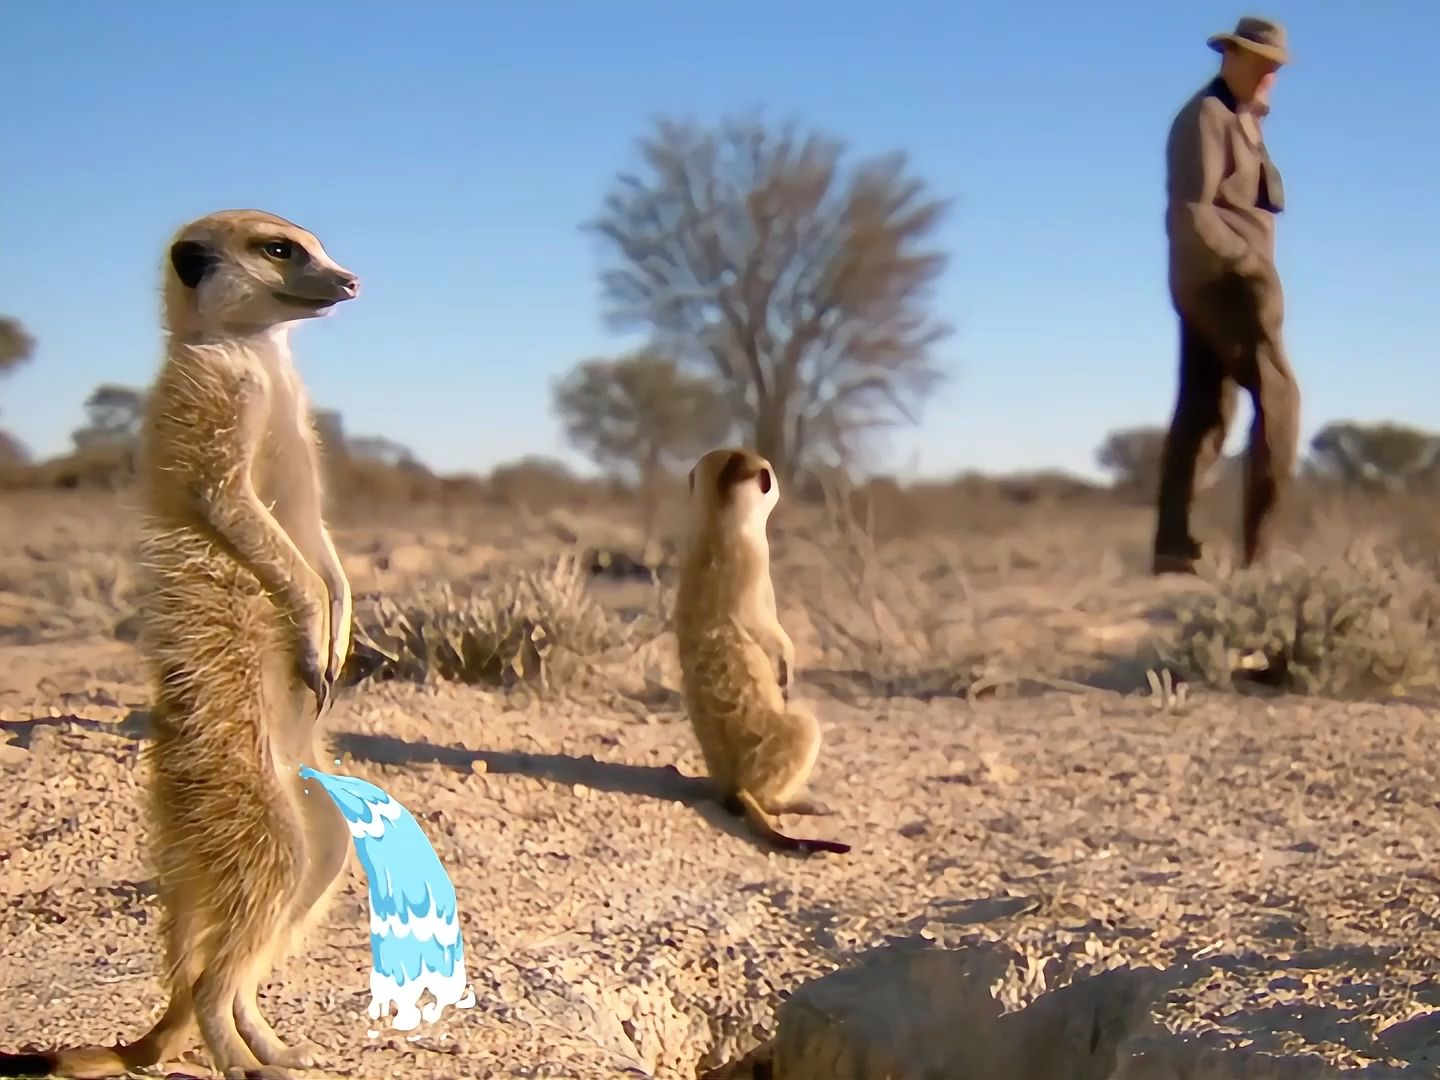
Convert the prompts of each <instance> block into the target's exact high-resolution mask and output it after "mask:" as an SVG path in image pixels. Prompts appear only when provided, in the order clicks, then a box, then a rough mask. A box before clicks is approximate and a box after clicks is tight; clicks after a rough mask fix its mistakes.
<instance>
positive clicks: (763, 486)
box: [756, 469, 775, 495]
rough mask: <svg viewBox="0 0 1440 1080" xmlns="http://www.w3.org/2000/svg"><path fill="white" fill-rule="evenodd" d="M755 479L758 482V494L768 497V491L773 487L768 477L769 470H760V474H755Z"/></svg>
mask: <svg viewBox="0 0 1440 1080" xmlns="http://www.w3.org/2000/svg"><path fill="white" fill-rule="evenodd" d="M756 479H757V480H758V481H759V482H760V494H761V495H769V494H770V489H771V488H772V487H774V486H775V485H774V483H773V482H772V478H771V476H770V470H769V469H761V470H760V472H759V473H758V474H757V476H756Z"/></svg>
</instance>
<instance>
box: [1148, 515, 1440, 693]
mask: <svg viewBox="0 0 1440 1080" xmlns="http://www.w3.org/2000/svg"><path fill="white" fill-rule="evenodd" d="M1205 576H1206V577H1207V578H1208V579H1209V580H1210V581H1211V583H1212V584H1213V585H1214V586H1215V589H1214V590H1213V591H1212V592H1206V593H1197V594H1192V595H1186V596H1184V597H1183V598H1177V602H1176V605H1175V611H1176V614H1177V615H1178V616H1179V624H1180V625H1179V630H1178V634H1177V635H1176V638H1175V640H1174V642H1173V643H1172V644H1170V645H1168V646H1166V645H1162V657H1163V659H1164V661H1165V662H1166V663H1167V665H1169V666H1171V667H1173V668H1174V669H1175V670H1176V671H1177V672H1178V673H1179V674H1181V675H1182V676H1184V677H1187V678H1190V679H1192V680H1195V681H1198V682H1202V683H1205V684H1208V685H1210V686H1213V687H1216V688H1220V689H1233V688H1235V687H1236V686H1238V685H1244V684H1245V683H1260V684H1262V685H1265V686H1270V687H1273V688H1276V689H1281V690H1286V691H1289V692H1293V693H1301V694H1314V695H1321V696H1326V697H1334V698H1366V697H1387V696H1393V695H1399V694H1413V693H1415V692H1417V691H1425V690H1430V691H1433V690H1435V689H1437V688H1440V583H1437V582H1436V580H1435V578H1434V577H1433V576H1432V575H1430V574H1428V573H1426V572H1424V571H1422V570H1419V569H1417V568H1416V567H1415V566H1414V565H1413V564H1412V563H1410V562H1408V561H1406V560H1405V559H1404V558H1403V557H1402V556H1400V555H1399V554H1397V553H1395V552H1394V551H1393V550H1391V549H1389V548H1383V547H1375V546H1371V545H1368V544H1360V543H1355V544H1351V545H1350V546H1349V547H1348V548H1347V549H1345V551H1344V553H1343V554H1342V555H1341V556H1340V557H1339V558H1332V559H1328V560H1325V561H1322V562H1319V563H1317V564H1315V565H1297V566H1292V567H1288V568H1284V569H1272V570H1259V569H1256V570H1239V571H1237V570H1232V569H1230V568H1228V567H1224V566H1217V565H1215V564H1209V565H1208V566H1207V567H1205Z"/></svg>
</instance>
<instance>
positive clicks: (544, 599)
mask: <svg viewBox="0 0 1440 1080" xmlns="http://www.w3.org/2000/svg"><path fill="white" fill-rule="evenodd" d="M357 621H358V622H359V624H360V626H361V629H362V630H363V631H364V632H365V634H367V635H368V636H369V637H370V638H371V639H372V640H373V641H374V643H375V644H376V645H378V646H379V647H380V649H381V650H383V651H384V652H385V653H388V654H389V655H388V656H380V657H375V658H372V660H371V662H370V665H369V669H368V670H366V671H364V672H363V673H362V674H360V675H359V677H366V676H368V677H371V678H374V679H377V680H385V679H404V680H408V681H413V682H425V681H427V680H429V679H444V680H447V681H451V682H461V683H467V684H471V685H480V686H489V687H493V688H496V689H506V690H508V689H512V688H515V687H517V686H522V685H524V686H529V687H532V688H536V689H540V690H548V689H552V688H554V687H555V685H556V684H555V680H556V679H557V677H559V676H562V675H578V674H580V673H582V672H584V671H585V670H586V667H587V665H586V661H592V660H595V659H597V658H600V657H602V656H603V655H604V654H605V653H607V652H609V651H610V650H613V649H617V648H619V647H621V646H624V645H625V644H626V643H627V642H628V641H629V640H630V639H631V637H632V636H633V634H634V629H633V628H632V627H631V626H627V625H626V624H624V623H622V622H621V621H620V620H619V618H618V617H617V616H616V615H614V614H613V613H612V612H610V611H608V610H607V609H606V608H604V607H602V606H601V605H600V604H599V603H597V602H596V600H595V599H594V598H593V597H592V596H591V595H590V593H589V591H588V589H587V586H586V571H585V567H584V566H583V565H582V564H581V562H580V560H579V559H578V558H576V557H575V556H573V555H563V556H561V557H560V558H558V559H555V560H552V561H551V562H550V563H548V564H546V565H545V566H543V567H541V568H538V569H529V570H523V569H522V570H516V571H514V572H508V573H507V574H506V575H505V576H504V577H503V578H500V579H499V580H495V579H490V580H483V581H479V582H474V583H470V584H468V585H467V584H464V583H462V584H461V585H460V586H459V587H458V588H457V587H456V586H454V585H451V584H449V583H440V584H429V585H423V586H421V587H420V588H418V589H417V590H416V591H415V593H413V594H412V595H411V596H409V597H406V598H404V599H402V600H395V599H392V598H390V597H379V598H378V599H377V600H376V601H375V602H374V604H373V606H372V607H371V608H370V610H368V611H365V612H362V613H361V614H360V615H359V616H357Z"/></svg>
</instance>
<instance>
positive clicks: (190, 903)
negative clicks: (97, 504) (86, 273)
mask: <svg viewBox="0 0 1440 1080" xmlns="http://www.w3.org/2000/svg"><path fill="white" fill-rule="evenodd" d="M358 290H359V282H358V280H357V278H356V277H355V275H354V274H352V273H350V271H348V270H346V269H344V268H343V267H341V266H339V265H337V264H336V263H335V262H334V260H332V259H331V258H330V256H329V255H327V254H326V252H325V249H324V247H322V246H321V244H320V241H319V240H318V239H316V238H315V237H314V236H313V235H312V234H310V233H309V232H307V231H306V230H304V229H301V228H299V227H298V226H296V225H293V224H292V223H290V222H288V221H285V220H283V219H282V218H278V217H275V216H274V215H272V214H267V213H263V212H261V211H258V210H227V211H222V212H220V213H215V214H210V215H208V216H206V217H203V218H200V219H199V220H197V221H194V222H191V223H190V224H189V225H186V226H185V227H184V228H182V229H181V230H180V231H179V232H178V233H177V234H176V235H175V237H174V239H173V240H172V242H171V244H170V247H169V249H168V253H167V259H166V270H165V287H164V309H165V329H166V331H167V340H166V355H165V360H164V363H163V365H162V368H161V371H160V374H159V376H158V378H157V380H156V382H155V385H154V387H153V389H152V391H151V395H150V399H149V405H148V410H147V416H146V419H145V425H144V429H143V435H142V453H141V483H142V496H141V497H142V506H143V525H142V536H141V543H140V551H141V558H140V564H141V573H142V589H143V594H142V599H141V606H140V611H141V618H142V620H143V621H142V632H141V638H140V649H141V653H142V657H143V660H144V663H145V666H146V668H147V673H148V675H149V678H150V680H151V683H152V687H153V693H154V708H153V713H152V728H153V740H152V742H151V743H150V744H149V745H148V746H147V747H146V753H147V758H148V764H149V767H150V778H149V790H148V793H147V794H148V799H147V802H148V816H149V819H150V820H149V825H150V855H151V857H152V860H153V862H154V868H155V880H156V887H157V891H158V894H159V898H160V902H161V905H162V907H163V912H164V914H163V919H162V924H161V925H162V933H163V936H164V941H165V965H164V969H163V970H164V975H165V978H166V981H167V983H168V984H169V989H170V1001H169V1005H168V1007H167V1008H166V1010H165V1013H164V1015H163V1016H161V1018H160V1019H159V1020H158V1021H157V1022H156V1023H155V1025H154V1026H153V1027H152V1028H151V1029H150V1031H149V1032H147V1033H146V1034H145V1035H144V1036H143V1037H141V1038H140V1039H139V1040H137V1041H136V1042H133V1043H129V1044H120V1045H117V1046H114V1047H82V1048H73V1049H67V1050H61V1051H58V1052H56V1053H51V1054H46V1055H29V1056H27V1057H25V1058H16V1057H11V1058H9V1059H8V1068H9V1069H10V1070H11V1072H10V1075H26V1073H25V1072H23V1071H21V1072H18V1073H17V1072H15V1071H13V1070H14V1069H15V1068H16V1065H17V1064H18V1065H19V1067H20V1068H21V1069H22V1070H23V1069H25V1068H31V1069H39V1070H40V1074H41V1075H44V1073H45V1072H46V1071H52V1072H59V1073H62V1074H64V1075H69V1076H95V1075H114V1074H116V1073H119V1072H123V1071H124V1070H126V1069H134V1068H137V1067H143V1066H148V1065H153V1064H155V1063H157V1062H160V1061H164V1060H169V1059H172V1058H174V1057H175V1056H176V1055H177V1053H178V1052H180V1051H181V1050H183V1049H184V1048H185V1045H186V1043H188V1042H189V1040H190V1038H191V1037H192V1036H191V1024H192V1021H193V1022H195V1023H198V1026H199V1030H200V1035H201V1037H202V1039H203V1040H204V1043H205V1046H206V1049H207V1050H208V1051H209V1055H210V1058H211V1062H212V1064H213V1065H214V1067H215V1068H216V1069H217V1070H218V1071H220V1072H222V1073H223V1074H224V1075H226V1076H227V1077H233V1076H243V1077H266V1078H275V1077H285V1076H287V1075H288V1073H287V1072H286V1068H287V1067H292V1068H306V1067H310V1066H312V1065H313V1064H314V1062H313V1059H312V1058H311V1056H310V1053H309V1052H308V1051H307V1050H305V1049H292V1048H290V1047H287V1046H286V1045H285V1044H284V1043H283V1042H282V1041H281V1040H280V1038H279V1037H278V1036H277V1035H276V1034H275V1031H274V1029H273V1028H271V1026H270V1025H269V1023H268V1022H267V1021H266V1020H265V1018H264V1017H263V1016H262V1015H261V1013H260V1010H259V1008H258V1006H257V1002H256V995H257V993H258V991H259V988H260V985H261V983H262V982H263V981H264V980H265V979H266V978H267V976H268V975H269V972H270V970H271V968H272V966H273V965H274V964H275V963H276V962H277V961H278V959H279V958H280V957H281V956H282V955H283V954H284V953H285V951H286V950H287V949H289V948H291V947H293V946H294V945H296V944H297V943H298V938H299V937H300V935H301V934H302V933H303V930H304V929H305V928H306V927H307V926H308V925H309V924H310V923H312V922H313V920H314V919H315V918H316V917H317V916H318V914H319V913H320V911H321V910H322V909H323V908H324V906H325V903H326V901H328V899H329V898H330V896H331V894H332V893H333V891H334V889H335V887H336V885H337V884H338V883H339V880H340V873H341V871H342V869H343V868H344V866H345V865H346V861H347V859H348V857H349V852H350V846H351V842H350V834H349V830H348V828H347V826H346V823H345V819H344V818H343V816H342V815H341V814H340V811H339V810H338V808H336V806H335V805H334V804H333V803H332V802H331V800H330V799H328V798H327V797H325V795H324V794H323V793H317V794H314V795H307V793H306V791H305V788H306V784H305V782H304V781H302V780H301V779H300V777H299V775H298V771H299V769H300V767H301V765H303V764H311V765H314V764H316V763H318V761H319V760H320V740H319V738H318V735H319V733H318V731H317V721H318V720H319V717H320V714H321V713H322V712H323V711H324V709H325V705H326V703H327V701H328V699H329V695H330V691H331V688H332V687H333V685H334V682H335V678H336V676H337V675H338V674H339V671H340V668H341V666H342V665H343V664H344V661H345V658H346V655H347V652H348V648H349V642H350V632H351V628H350V622H351V594H350V587H349V584H348V582H347V580H346V577H345V573H344V570H343V569H342V567H341V564H340V559H339V556H338V555H337V554H336V551H335V545H334V543H333V542H332V541H331V538H330V535H329V532H328V530H327V529H326V526H325V523H324V519H323V517H322V508H321V503H322V492H321V484H320V473H319V467H318V459H317V448H316V438H315V432H314V427H313V423H312V417H311V414H310V411H309V406H308V403H307V400H306V395H305V391H304V388H303V387H302V385H301V382H300V378H299V376H298V374H297V373H296V370H295V367H294V364H293V362H292V360H291V355H290V345H289V337H290V331H291V329H292V327H293V325H294V323H296V322H298V321H300V320H302V319H313V318H317V317H319V316H322V315H325V314H326V313H328V312H329V311H330V309H331V308H332V307H334V305H336V304H337V303H340V302H342V301H345V300H349V299H351V298H353V297H354V296H355V295H356V294H357V292H358ZM6 1066H7V1059H5V1058H0V1073H3V1072H4V1071H6Z"/></svg>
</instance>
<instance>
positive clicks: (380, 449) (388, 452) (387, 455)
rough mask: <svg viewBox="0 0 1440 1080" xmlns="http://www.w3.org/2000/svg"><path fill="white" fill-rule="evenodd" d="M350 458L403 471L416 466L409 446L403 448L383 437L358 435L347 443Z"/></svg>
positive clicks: (392, 440)
mask: <svg viewBox="0 0 1440 1080" xmlns="http://www.w3.org/2000/svg"><path fill="white" fill-rule="evenodd" d="M345 445H346V448H347V449H348V450H349V453H350V456H351V457H353V458H358V459H360V460H361V461H373V462H375V463H376V464H377V465H388V466H389V467H390V468H392V469H401V468H405V467H407V466H411V465H415V464H416V461H415V455H414V454H413V453H411V452H410V448H409V447H408V446H402V445H401V444H400V443H398V442H396V441H395V440H394V439H387V438H385V436H383V435H356V436H355V437H354V438H351V439H349V440H347V441H346V444H345Z"/></svg>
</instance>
